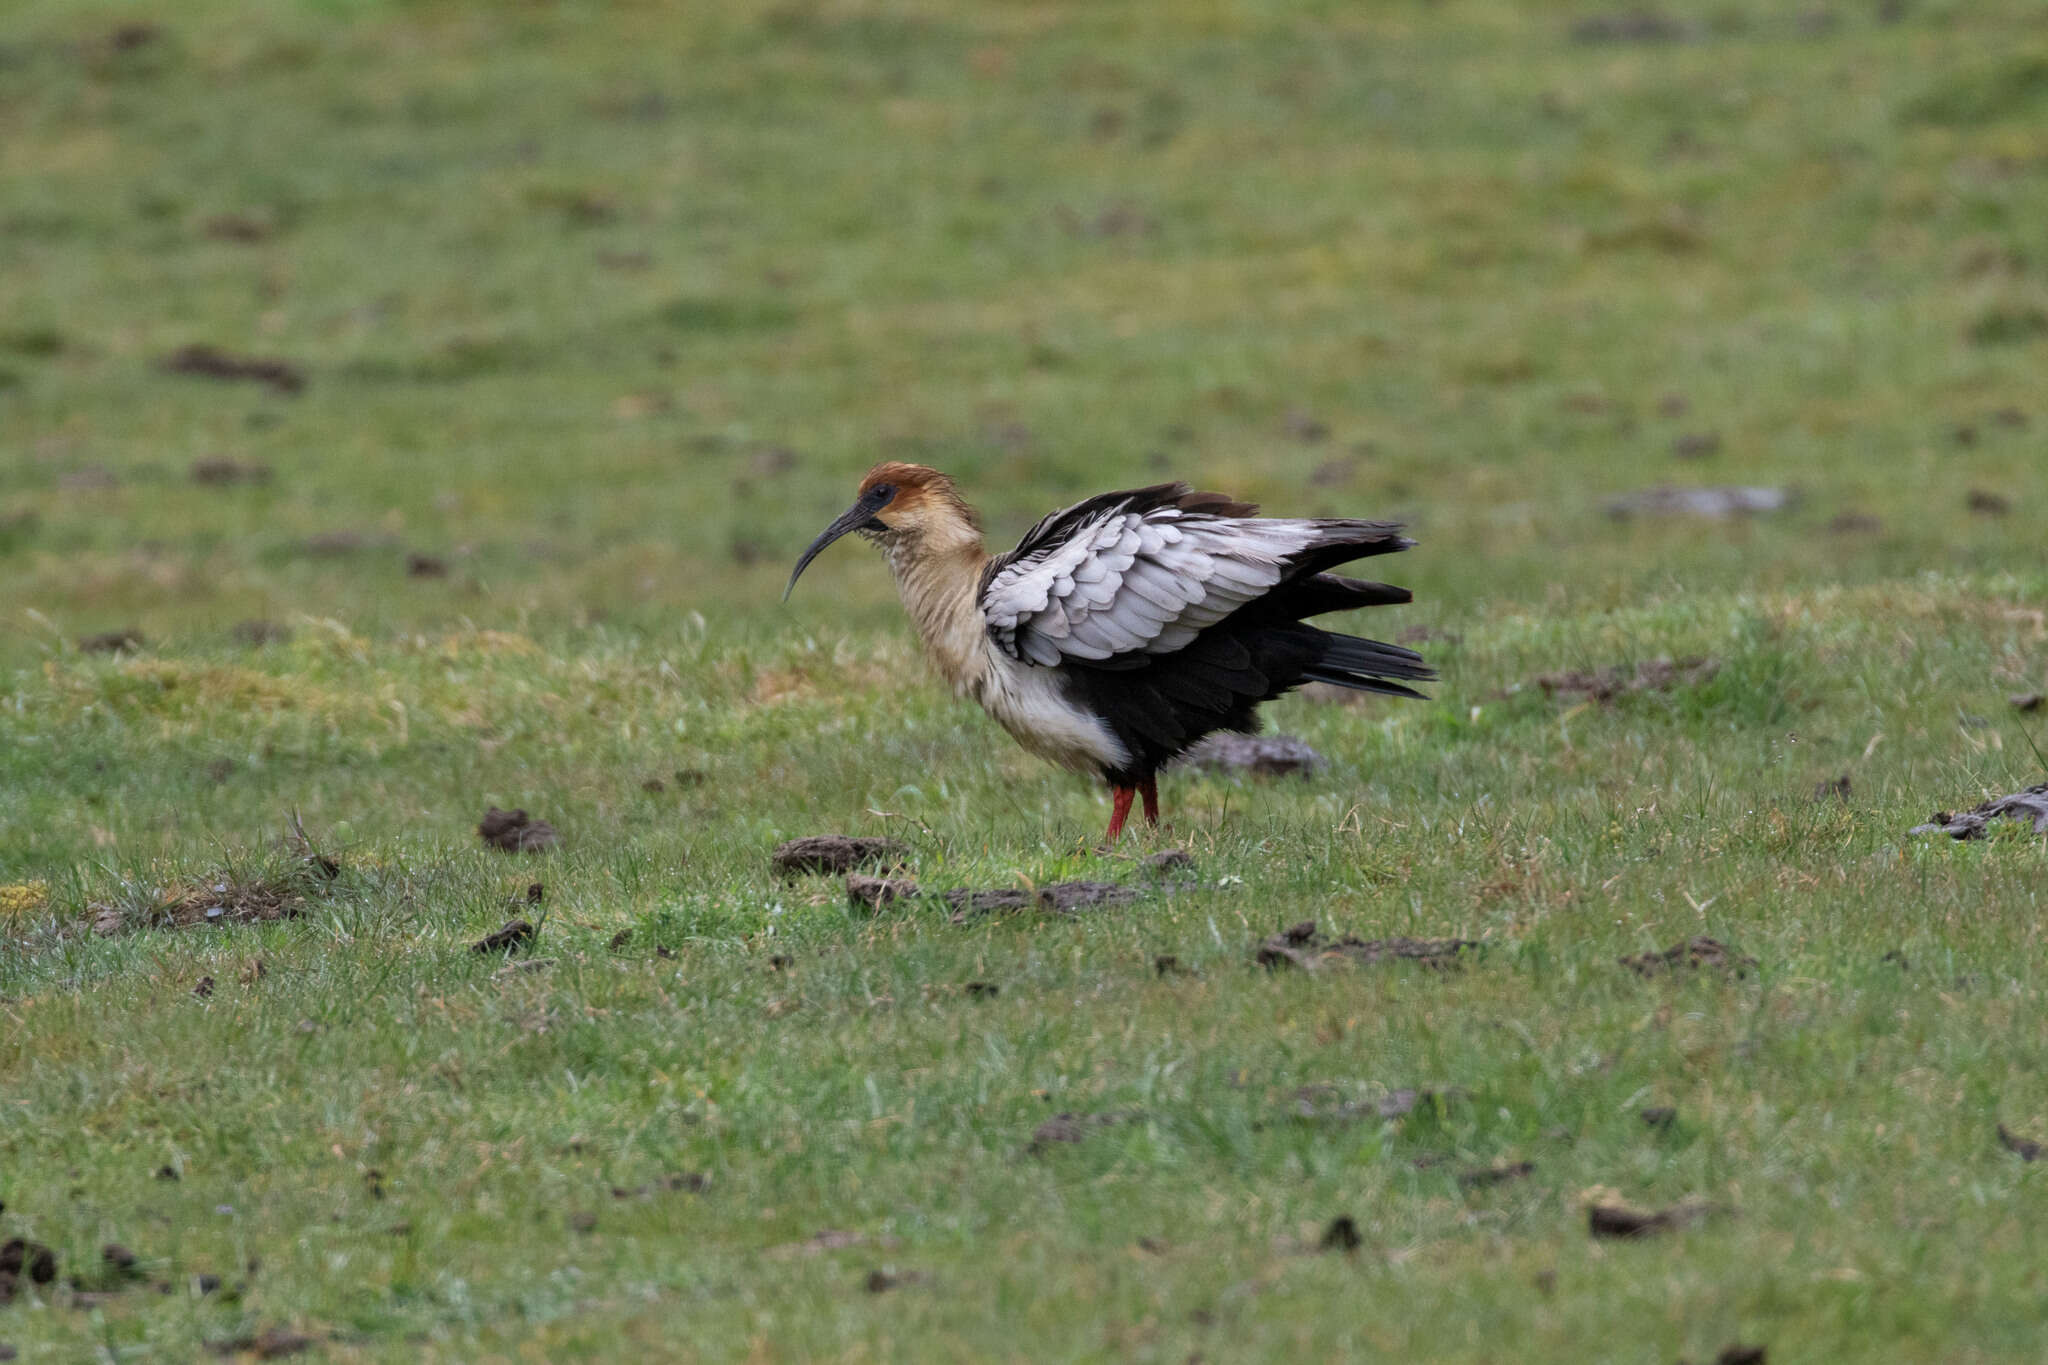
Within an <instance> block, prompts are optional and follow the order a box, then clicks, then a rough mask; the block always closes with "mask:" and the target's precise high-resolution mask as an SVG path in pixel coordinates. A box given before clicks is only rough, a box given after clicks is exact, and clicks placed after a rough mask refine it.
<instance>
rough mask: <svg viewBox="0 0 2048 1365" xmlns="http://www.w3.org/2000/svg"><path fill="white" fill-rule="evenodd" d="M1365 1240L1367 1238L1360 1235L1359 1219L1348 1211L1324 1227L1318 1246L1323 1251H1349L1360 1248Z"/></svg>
mask: <svg viewBox="0 0 2048 1365" xmlns="http://www.w3.org/2000/svg"><path fill="white" fill-rule="evenodd" d="M1364 1242H1365V1238H1363V1237H1361V1236H1360V1235H1359V1232H1358V1223H1357V1221H1356V1220H1355V1219H1353V1218H1352V1216H1351V1215H1350V1214H1348V1213H1340V1214H1338V1215H1337V1216H1336V1217H1335V1218H1332V1219H1331V1220H1330V1225H1329V1226H1328V1227H1326V1228H1324V1229H1323V1235H1322V1237H1321V1239H1320V1240H1318V1241H1317V1242H1316V1246H1317V1248H1318V1249H1320V1250H1323V1251H1346V1252H1349V1251H1356V1250H1358V1248H1359V1247H1360V1246H1361V1245H1363V1244H1364Z"/></svg>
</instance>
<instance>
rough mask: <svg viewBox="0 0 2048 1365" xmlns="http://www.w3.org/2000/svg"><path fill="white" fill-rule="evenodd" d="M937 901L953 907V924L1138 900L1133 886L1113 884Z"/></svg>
mask: <svg viewBox="0 0 2048 1365" xmlns="http://www.w3.org/2000/svg"><path fill="white" fill-rule="evenodd" d="M940 899H942V900H944V901H945V902H946V904H947V905H950V906H952V907H953V923H955V924H964V923H965V922H966V921H968V920H970V919H973V918H975V917H976V916H978V915H988V914H995V913H998V912H1001V911H1010V910H1043V911H1045V912H1046V913H1048V914H1054V915H1071V914H1073V913H1074V912H1075V911H1077V910H1086V909H1089V908H1091V907H1093V906H1098V905H1127V904H1129V903H1130V902H1131V901H1134V900H1136V899H1138V889H1137V888H1136V887H1134V886H1119V885H1117V884H1116V883H1115V882H1053V883H1052V884H1051V885H1049V886H1034V887H1003V888H1001V889H999V890H995V891H968V890H956V891H948V892H945V893H944V894H943V895H942V896H941V897H940Z"/></svg>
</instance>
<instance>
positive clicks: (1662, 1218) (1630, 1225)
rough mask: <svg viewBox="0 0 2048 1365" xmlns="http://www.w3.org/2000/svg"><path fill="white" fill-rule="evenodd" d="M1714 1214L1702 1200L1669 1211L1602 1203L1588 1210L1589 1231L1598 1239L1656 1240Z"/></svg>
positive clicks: (1617, 1201) (1611, 1201) (1590, 1206)
mask: <svg viewBox="0 0 2048 1365" xmlns="http://www.w3.org/2000/svg"><path fill="white" fill-rule="evenodd" d="M1711 1212H1713V1208H1712V1206H1711V1205H1708V1204H1706V1203H1704V1202H1702V1201H1699V1200H1684V1201H1681V1202H1679V1203H1677V1204H1673V1205H1672V1206H1671V1207H1670V1208H1668V1209H1638V1208H1634V1207H1632V1206H1630V1205H1628V1204H1624V1203H1622V1202H1621V1201H1619V1200H1602V1201H1600V1202H1598V1203H1594V1204H1589V1205H1588V1206H1587V1207H1586V1231H1588V1232H1589V1233H1591V1234H1592V1235H1593V1236H1595V1237H1620V1238H1641V1237H1655V1236H1657V1235H1658V1234H1659V1233H1665V1232H1674V1231H1676V1230H1677V1229H1679V1228H1682V1227H1686V1226H1688V1225H1689V1224H1692V1223H1696V1222H1698V1221H1699V1220H1700V1219H1702V1218H1704V1217H1706V1216H1707V1215H1708V1214H1709V1213H1711Z"/></svg>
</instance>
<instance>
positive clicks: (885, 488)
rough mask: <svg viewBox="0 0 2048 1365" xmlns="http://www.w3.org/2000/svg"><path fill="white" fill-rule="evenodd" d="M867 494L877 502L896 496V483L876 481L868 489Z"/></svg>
mask: <svg viewBox="0 0 2048 1365" xmlns="http://www.w3.org/2000/svg"><path fill="white" fill-rule="evenodd" d="M868 496H869V497H870V498H873V499H874V500H875V501H876V502H878V503H882V502H887V501H889V499H891V498H893V497H895V496H896V485H895V484H893V483H878V484H876V485H875V486H874V487H873V488H870V489H869V490H868Z"/></svg>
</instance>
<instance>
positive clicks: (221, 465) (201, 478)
mask: <svg viewBox="0 0 2048 1365" xmlns="http://www.w3.org/2000/svg"><path fill="white" fill-rule="evenodd" d="M270 479H271V469H270V466H269V465H267V464H244V463H243V462H242V461H240V460H230V459H226V458H224V457H223V458H214V459H207V460H194V461H193V462H192V482H194V483H201V484H206V485H207V486H208V487H212V488H225V487H228V486H230V485H232V484H238V483H269V482H270Z"/></svg>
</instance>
